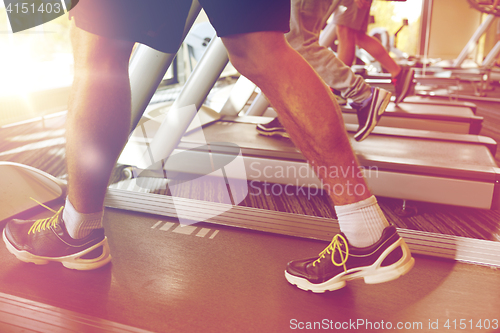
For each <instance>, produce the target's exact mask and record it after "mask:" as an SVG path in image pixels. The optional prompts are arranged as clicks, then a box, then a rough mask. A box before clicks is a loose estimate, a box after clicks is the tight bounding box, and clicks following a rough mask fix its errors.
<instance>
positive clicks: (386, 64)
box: [355, 31, 401, 77]
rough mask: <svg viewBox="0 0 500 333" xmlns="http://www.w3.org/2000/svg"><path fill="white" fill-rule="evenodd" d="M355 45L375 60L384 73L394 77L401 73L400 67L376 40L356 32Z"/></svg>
mask: <svg viewBox="0 0 500 333" xmlns="http://www.w3.org/2000/svg"><path fill="white" fill-rule="evenodd" d="M355 36H356V44H357V45H358V46H359V47H360V48H362V49H364V50H365V51H366V52H368V53H369V54H370V55H371V56H372V57H374V58H375V60H377V61H378V62H380V64H381V65H382V67H383V68H385V70H386V71H388V72H389V73H391V76H392V77H396V76H397V75H398V74H399V72H401V67H400V66H399V65H398V64H397V63H396V62H395V61H394V59H392V57H391V56H390V55H389V53H388V52H387V50H386V49H385V48H384V47H383V46H382V44H380V42H379V41H378V39H376V38H374V37H372V36H368V35H367V34H365V33H364V32H361V31H356V32H355Z"/></svg>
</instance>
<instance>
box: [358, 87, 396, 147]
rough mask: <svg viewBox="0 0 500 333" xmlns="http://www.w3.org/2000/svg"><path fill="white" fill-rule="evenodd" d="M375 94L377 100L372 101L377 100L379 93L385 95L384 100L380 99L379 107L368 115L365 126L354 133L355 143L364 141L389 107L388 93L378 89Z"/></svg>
mask: <svg viewBox="0 0 500 333" xmlns="http://www.w3.org/2000/svg"><path fill="white" fill-rule="evenodd" d="M375 91H376V94H377V96H376V97H377V98H374V99H373V101H376V100H377V99H378V95H379V94H380V93H385V96H384V98H383V99H382V101H381V102H380V105H379V106H378V108H377V107H375V108H374V110H373V111H376V112H371V113H370V114H369V115H368V119H367V121H366V124H365V126H363V128H362V129H360V130H359V131H358V132H356V134H354V140H356V141H363V140H364V139H366V138H367V137H368V136H369V135H370V133H371V132H372V131H373V129H374V128H375V126H377V124H378V122H379V121H380V118H382V115H383V114H384V112H385V109H386V108H387V105H389V102H390V101H391V96H392V94H391V93H390V92H388V91H385V90H384V91H382V90H380V89H378V88H377V89H376V90H375Z"/></svg>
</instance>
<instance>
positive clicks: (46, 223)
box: [28, 198, 64, 235]
mask: <svg viewBox="0 0 500 333" xmlns="http://www.w3.org/2000/svg"><path fill="white" fill-rule="evenodd" d="M30 199H31V200H33V201H35V202H36V203H37V204H39V205H40V206H42V207H44V208H47V209H48V210H50V211H51V212H53V213H54V214H55V215H53V216H52V217H48V218H46V219H39V220H36V221H35V223H33V225H32V226H31V228H30V230H28V235H29V234H30V233H31V232H33V233H35V232H40V231H42V230H45V228H50V227H51V226H55V225H56V224H57V221H59V215H60V214H61V213H62V211H63V209H64V206H61V208H59V210H58V211H55V210H53V209H52V208H50V207H47V206H45V205H44V204H43V203H41V202H39V201H37V200H35V199H33V198H30Z"/></svg>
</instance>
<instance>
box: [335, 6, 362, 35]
mask: <svg viewBox="0 0 500 333" xmlns="http://www.w3.org/2000/svg"><path fill="white" fill-rule="evenodd" d="M346 7H347V8H346ZM370 8H371V4H370V6H368V7H367V8H363V9H360V8H359V7H358V6H356V3H355V2H354V0H342V1H341V3H340V6H339V7H338V8H337V10H336V11H335V15H334V16H333V22H334V23H335V24H336V25H342V26H345V27H348V28H351V29H353V30H357V31H361V32H366V30H367V29H368V23H369V21H370Z"/></svg>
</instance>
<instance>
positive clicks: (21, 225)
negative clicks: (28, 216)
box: [5, 220, 33, 250]
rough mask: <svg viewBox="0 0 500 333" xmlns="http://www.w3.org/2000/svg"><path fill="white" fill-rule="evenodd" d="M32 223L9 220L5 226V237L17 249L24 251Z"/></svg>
mask: <svg viewBox="0 0 500 333" xmlns="http://www.w3.org/2000/svg"><path fill="white" fill-rule="evenodd" d="M32 224H33V221H23V220H11V221H9V222H8V223H7V225H6V226H5V237H6V238H7V240H8V241H9V242H10V243H11V244H12V245H13V246H15V247H16V248H17V249H19V250H22V249H24V247H25V246H24V244H26V240H27V236H28V231H29V228H30V227H31V225H32Z"/></svg>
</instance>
